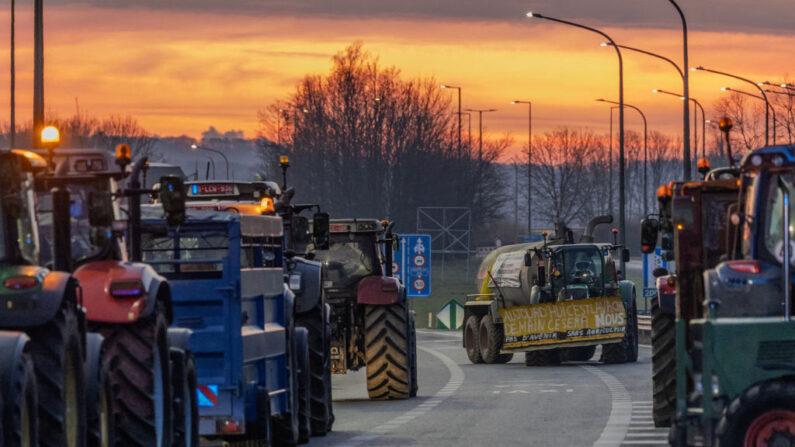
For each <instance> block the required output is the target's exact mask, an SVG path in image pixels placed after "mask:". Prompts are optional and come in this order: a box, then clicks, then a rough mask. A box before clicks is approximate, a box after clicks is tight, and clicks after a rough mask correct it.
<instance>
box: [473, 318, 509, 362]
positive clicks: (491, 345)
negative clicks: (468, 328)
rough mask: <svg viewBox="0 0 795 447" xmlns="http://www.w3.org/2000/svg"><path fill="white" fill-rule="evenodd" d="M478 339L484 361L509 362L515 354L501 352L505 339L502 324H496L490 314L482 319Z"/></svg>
mask: <svg viewBox="0 0 795 447" xmlns="http://www.w3.org/2000/svg"><path fill="white" fill-rule="evenodd" d="M478 339H479V343H478V346H479V347H480V356H481V357H482V358H483V363H489V364H492V363H508V362H510V361H511V359H513V354H500V350H501V349H502V342H503V339H504V337H503V331H502V325H498V324H494V321H492V319H491V315H489V314H486V315H483V317H482V318H481V319H480V327H479V329H478Z"/></svg>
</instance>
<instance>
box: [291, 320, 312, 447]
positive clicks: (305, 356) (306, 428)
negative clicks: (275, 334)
mask: <svg viewBox="0 0 795 447" xmlns="http://www.w3.org/2000/svg"><path fill="white" fill-rule="evenodd" d="M308 343H309V335H308V334H307V330H306V328H302V327H300V328H296V329H295V346H296V348H297V349H296V352H297V354H298V442H299V443H300V444H306V443H307V442H309V438H310V437H311V436H312V425H311V418H310V413H311V408H312V400H311V399H310V392H309V391H310V388H311V386H312V385H311V381H310V377H309V376H310V374H309V346H308Z"/></svg>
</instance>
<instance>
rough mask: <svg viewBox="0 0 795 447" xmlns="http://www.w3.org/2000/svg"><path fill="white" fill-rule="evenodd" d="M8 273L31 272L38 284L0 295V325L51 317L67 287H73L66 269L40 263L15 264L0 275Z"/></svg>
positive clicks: (32, 322)
mask: <svg viewBox="0 0 795 447" xmlns="http://www.w3.org/2000/svg"><path fill="white" fill-rule="evenodd" d="M11 276H33V277H35V278H36V279H37V280H38V285H37V286H36V287H34V288H31V289H28V290H20V291H14V292H9V293H5V294H3V295H2V296H0V327H29V326H39V325H42V324H44V323H46V322H48V321H50V320H52V319H53V318H54V317H55V314H56V312H58V309H60V307H61V303H62V302H63V300H64V298H65V297H66V296H67V290H68V288H70V287H76V283H75V281H74V280H73V279H72V277H71V276H70V275H69V274H68V273H63V272H51V271H49V270H47V269H45V268H42V267H33V266H15V267H7V268H6V269H4V270H3V273H2V279H5V278H8V277H11Z"/></svg>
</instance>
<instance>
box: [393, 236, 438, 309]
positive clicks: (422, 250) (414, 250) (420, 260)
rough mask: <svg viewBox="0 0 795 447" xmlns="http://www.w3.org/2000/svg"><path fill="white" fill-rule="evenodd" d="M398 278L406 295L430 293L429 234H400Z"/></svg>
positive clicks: (427, 294) (428, 294) (425, 294)
mask: <svg viewBox="0 0 795 447" xmlns="http://www.w3.org/2000/svg"><path fill="white" fill-rule="evenodd" d="M399 274H400V280H401V281H402V282H403V284H405V286H406V292H407V295H408V296H430V294H431V236H430V235H427V234H401V235H400V271H399Z"/></svg>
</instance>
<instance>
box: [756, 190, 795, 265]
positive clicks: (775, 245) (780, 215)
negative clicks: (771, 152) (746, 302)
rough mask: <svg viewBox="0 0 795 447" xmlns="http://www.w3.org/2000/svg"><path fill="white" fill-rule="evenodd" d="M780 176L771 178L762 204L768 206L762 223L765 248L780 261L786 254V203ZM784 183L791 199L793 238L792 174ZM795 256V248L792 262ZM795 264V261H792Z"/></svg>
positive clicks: (794, 234)
mask: <svg viewBox="0 0 795 447" xmlns="http://www.w3.org/2000/svg"><path fill="white" fill-rule="evenodd" d="M778 180H779V176H773V177H772V178H771V179H770V183H769V184H768V195H767V200H766V201H765V203H764V204H762V206H764V207H765V208H766V212H765V213H764V219H765V221H764V222H762V223H761V225H762V226H763V228H764V231H765V233H764V235H763V236H762V240H764V244H765V246H764V249H765V251H766V252H767V254H769V255H772V257H773V258H774V259H776V261H778V262H782V261H783V259H784V258H783V254H784V210H783V203H784V194H783V191H782V190H781V187H780V186H779V184H778V183H779V182H778ZM784 185H785V187H786V188H787V189H788V190H789V195H790V197H789V199H790V205H789V208H790V211H789V212H790V223H789V224H788V225H787V227H788V229H789V233H790V239H791V240H792V239H793V238H795V227H793V224H792V223H791V222H792V215H793V214H795V206H793V199H795V195H793V192H795V191H794V190H793V185H792V183H791V178H790V176H787V178H786V179H784ZM794 258H795V250H792V249H790V262H791V263H792V261H793V259H794ZM792 264H793V265H795V263H792Z"/></svg>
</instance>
